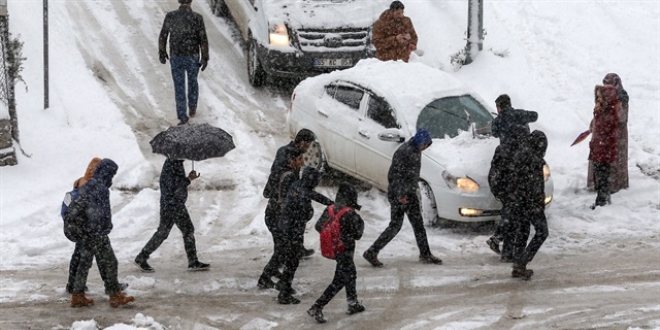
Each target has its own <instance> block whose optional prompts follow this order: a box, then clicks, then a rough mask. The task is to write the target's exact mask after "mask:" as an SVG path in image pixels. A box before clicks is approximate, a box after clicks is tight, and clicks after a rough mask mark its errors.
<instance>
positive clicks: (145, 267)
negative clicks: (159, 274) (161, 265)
mask: <svg viewBox="0 0 660 330" xmlns="http://www.w3.org/2000/svg"><path fill="white" fill-rule="evenodd" d="M134 261H135V264H136V265H137V266H138V268H140V270H141V271H143V272H145V273H153V272H154V269H153V268H152V267H151V266H149V264H148V263H147V259H141V258H140V257H136V258H135V260H134Z"/></svg>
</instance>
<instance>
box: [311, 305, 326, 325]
mask: <svg viewBox="0 0 660 330" xmlns="http://www.w3.org/2000/svg"><path fill="white" fill-rule="evenodd" d="M307 315H309V316H311V317H313V318H314V319H315V320H316V322H318V323H325V322H328V320H327V319H326V318H325V317H324V316H323V308H322V307H321V306H319V305H317V304H314V306H312V308H310V309H308V310H307Z"/></svg>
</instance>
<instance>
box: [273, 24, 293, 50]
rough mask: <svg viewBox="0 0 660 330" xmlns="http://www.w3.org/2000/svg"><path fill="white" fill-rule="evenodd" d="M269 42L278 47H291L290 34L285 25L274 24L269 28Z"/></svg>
mask: <svg viewBox="0 0 660 330" xmlns="http://www.w3.org/2000/svg"><path fill="white" fill-rule="evenodd" d="M268 42H269V43H270V44H271V45H276V46H288V45H289V32H287V30H286V25H284V24H272V25H271V26H270V27H269V28H268Z"/></svg>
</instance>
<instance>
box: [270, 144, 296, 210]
mask: <svg viewBox="0 0 660 330" xmlns="http://www.w3.org/2000/svg"><path fill="white" fill-rule="evenodd" d="M294 149H297V147H296V145H295V144H294V142H293V141H291V143H289V144H287V145H285V146H282V147H280V148H279V149H277V153H275V160H273V165H271V166H270V175H268V181H267V182H266V186H265V187H264V191H263V196H264V197H265V198H275V199H278V198H279V197H280V194H279V186H280V180H281V179H282V175H283V174H284V173H286V172H288V171H290V170H291V168H289V163H288V158H289V157H288V153H289V152H291V151H292V150H294ZM282 197H286V196H282Z"/></svg>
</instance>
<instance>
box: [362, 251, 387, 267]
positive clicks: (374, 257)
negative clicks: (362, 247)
mask: <svg viewBox="0 0 660 330" xmlns="http://www.w3.org/2000/svg"><path fill="white" fill-rule="evenodd" d="M362 257H363V258H364V259H365V260H367V261H368V262H369V263H370V264H371V265H372V266H374V267H383V263H382V262H380V261H378V253H375V252H374V251H373V250H371V249H369V250H367V251H364V253H363V254H362Z"/></svg>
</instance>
